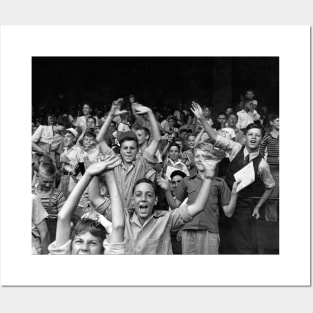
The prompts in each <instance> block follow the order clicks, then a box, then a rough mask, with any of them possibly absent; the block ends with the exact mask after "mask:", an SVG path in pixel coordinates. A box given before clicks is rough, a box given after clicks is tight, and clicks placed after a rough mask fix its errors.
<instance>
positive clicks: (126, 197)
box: [97, 99, 161, 210]
mask: <svg viewBox="0 0 313 313" xmlns="http://www.w3.org/2000/svg"><path fill="white" fill-rule="evenodd" d="M122 101H123V100H122V99H118V100H117V101H114V102H113V104H112V107H111V110H110V112H109V114H108V117H107V119H106V120H105V122H104V124H103V126H102V128H101V130H100V132H99V134H98V136H97V141H98V142H99V146H100V150H101V152H102V154H103V155H104V156H105V155H107V154H108V153H114V152H113V151H112V149H110V148H109V146H108V145H107V143H106V141H105V136H106V133H107V131H108V129H109V126H110V123H111V121H112V120H113V118H114V117H115V116H118V115H121V114H123V113H125V110H124V111H121V110H120V108H121V104H122ZM133 110H134V111H135V112H136V114H147V116H148V119H149V121H150V123H151V128H152V131H151V133H152V140H151V142H150V144H149V145H148V147H147V148H146V149H145V151H144V152H143V154H142V156H140V157H138V158H136V156H137V152H138V139H137V136H136V134H135V133H134V132H125V133H121V135H120V137H119V142H120V155H121V159H122V163H121V164H120V165H119V166H117V167H115V168H114V175H115V179H116V182H117V185H118V188H119V190H120V193H121V197H122V201H123V206H124V208H127V209H129V210H133V204H132V189H133V186H134V184H135V182H136V180H138V179H140V178H143V177H145V175H146V174H147V172H148V171H149V170H150V169H151V168H152V167H153V166H154V165H155V164H156V163H157V161H156V158H155V153H156V151H157V148H158V145H159V142H160V139H161V137H160V133H159V128H158V125H157V121H156V119H155V117H154V114H153V113H152V110H151V109H150V108H148V107H146V106H143V105H141V104H138V103H134V104H133Z"/></svg>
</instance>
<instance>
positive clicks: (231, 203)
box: [223, 193, 238, 217]
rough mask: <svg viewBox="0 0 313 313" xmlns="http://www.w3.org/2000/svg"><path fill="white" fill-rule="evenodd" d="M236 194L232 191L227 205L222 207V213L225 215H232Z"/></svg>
mask: <svg viewBox="0 0 313 313" xmlns="http://www.w3.org/2000/svg"><path fill="white" fill-rule="evenodd" d="M237 195H238V194H237V193H232V194H231V198H230V201H229V203H228V205H227V206H225V207H223V210H224V213H225V215H226V216H227V217H232V216H233V214H234V212H235V208H236V204H237Z"/></svg>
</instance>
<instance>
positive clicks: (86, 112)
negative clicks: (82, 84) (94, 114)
mask: <svg viewBox="0 0 313 313" xmlns="http://www.w3.org/2000/svg"><path fill="white" fill-rule="evenodd" d="M90 112H91V108H90V106H89V105H88V104H84V106H83V114H84V115H89V114H90Z"/></svg>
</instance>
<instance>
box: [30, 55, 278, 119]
mask: <svg viewBox="0 0 313 313" xmlns="http://www.w3.org/2000/svg"><path fill="white" fill-rule="evenodd" d="M246 89H253V90H255V93H256V98H257V99H258V101H259V106H261V105H266V106H267V107H268V109H269V111H270V112H277V113H278V109H279V58H278V57H33V58H32V103H33V116H34V115H35V116H37V115H38V114H40V113H42V112H45V113H47V112H53V113H56V114H57V113H70V112H71V113H74V112H76V111H77V110H78V109H81V107H82V105H83V103H90V104H91V105H93V106H94V107H98V108H99V109H101V110H102V111H103V112H105V111H107V110H108V109H109V107H110V104H111V103H112V101H113V100H114V99H116V98H119V97H128V95H129V94H134V95H135V98H136V100H137V101H139V102H140V103H142V104H144V105H148V106H150V107H152V108H154V109H156V110H158V111H161V112H163V113H165V112H171V111H174V110H175V108H178V106H179V103H181V104H182V106H183V107H185V108H189V107H190V102H191V101H192V100H197V101H199V102H200V103H201V104H208V105H213V109H214V112H215V113H217V112H218V111H222V110H223V109H224V108H225V107H226V106H228V105H236V104H237V103H238V102H239V101H240V95H241V94H243V93H244V91H245V90H246Z"/></svg>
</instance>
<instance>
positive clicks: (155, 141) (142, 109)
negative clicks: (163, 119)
mask: <svg viewBox="0 0 313 313" xmlns="http://www.w3.org/2000/svg"><path fill="white" fill-rule="evenodd" d="M133 110H134V111H135V112H136V114H145V113H147V115H148V119H149V122H150V124H151V138H152V141H151V143H150V144H149V146H148V147H147V149H146V151H148V152H150V153H151V154H152V155H155V153H156V151H157V149H158V146H159V142H160V140H161V135H160V131H159V126H158V123H157V120H156V118H155V116H154V114H153V112H152V110H151V109H150V108H148V107H146V106H143V105H141V104H138V103H134V104H133Z"/></svg>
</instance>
